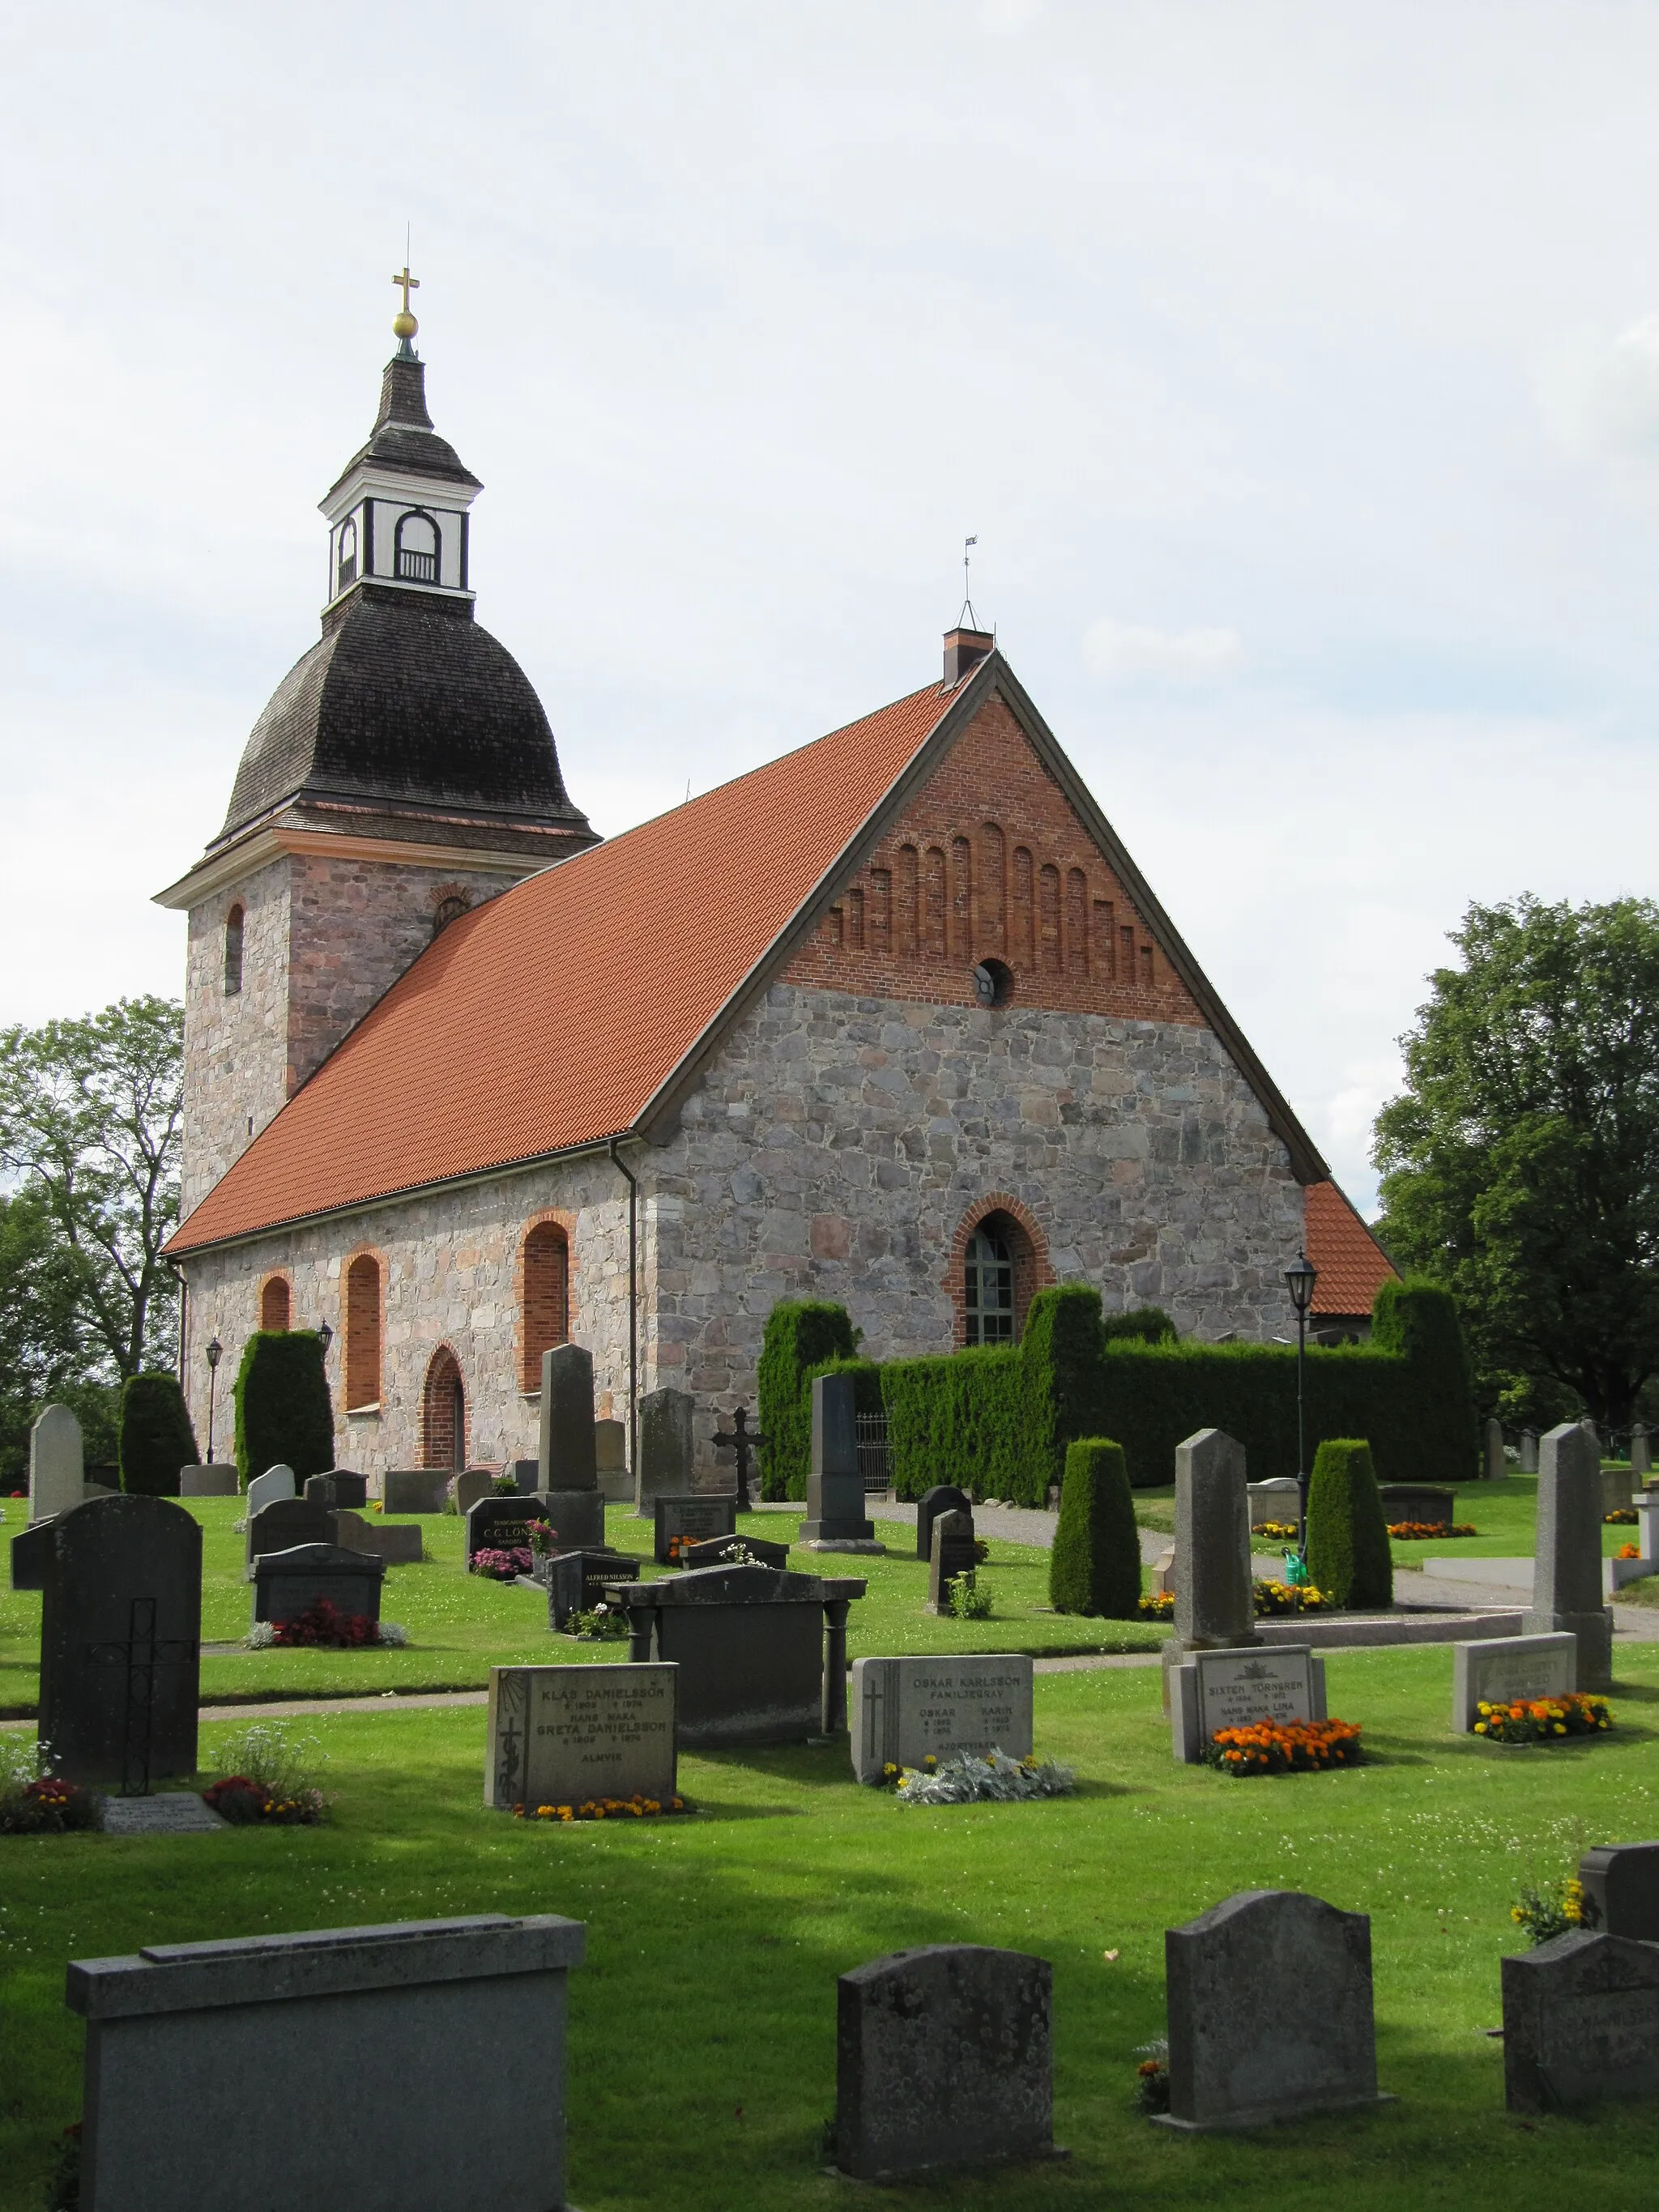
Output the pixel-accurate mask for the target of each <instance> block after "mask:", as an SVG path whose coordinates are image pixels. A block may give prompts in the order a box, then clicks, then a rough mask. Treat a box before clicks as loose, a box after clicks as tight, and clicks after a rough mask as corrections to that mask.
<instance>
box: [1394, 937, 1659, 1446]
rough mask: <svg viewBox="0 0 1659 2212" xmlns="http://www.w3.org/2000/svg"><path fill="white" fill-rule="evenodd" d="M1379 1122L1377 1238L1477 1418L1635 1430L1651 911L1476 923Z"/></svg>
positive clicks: (1657, 1191) (1654, 1141) (1656, 1346)
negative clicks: (1428, 1299)
mask: <svg viewBox="0 0 1659 2212" xmlns="http://www.w3.org/2000/svg"><path fill="white" fill-rule="evenodd" d="M1452 942H1453V944H1454V945H1456V946H1457V948H1458V951H1459V952H1460V953H1461V955H1462V965H1461V967H1455V968H1442V969H1437V971H1436V973H1435V975H1434V976H1433V978H1432V988H1433V995H1432V997H1431V999H1430V1000H1429V1002H1428V1004H1427V1005H1426V1006H1423V1007H1421V1008H1419V1012H1418V1019H1417V1025H1416V1027H1415V1028H1414V1029H1413V1030H1412V1031H1411V1032H1410V1034H1409V1035H1408V1036H1406V1037H1404V1038H1402V1040H1401V1043H1402V1045H1403V1047H1404V1049H1405V1054H1406V1073H1407V1088H1406V1091H1405V1092H1404V1094H1403V1095H1402V1096H1401V1097H1398V1098H1395V1099H1394V1100H1392V1101H1390V1103H1389V1104H1388V1105H1387V1106H1385V1107H1384V1108H1383V1110H1382V1112H1381V1113H1380V1114H1379V1115H1378V1116H1377V1120H1376V1146H1375V1152H1374V1157H1375V1159H1376V1164H1377V1166H1378V1167H1380V1168H1381V1169H1382V1170H1383V1207H1384V1216H1383V1221H1382V1223H1381V1225H1380V1226H1379V1233H1380V1235H1381V1237H1382V1238H1383V1243H1385V1244H1386V1245H1387V1246H1388V1248H1389V1250H1390V1252H1391V1253H1392V1254H1393V1255H1394V1256H1395V1259H1396V1260H1399V1261H1404V1262H1405V1263H1406V1264H1407V1266H1408V1267H1413V1268H1415V1269H1419V1270H1420V1271H1422V1272H1423V1273H1425V1274H1427V1275H1429V1276H1431V1277H1432V1278H1433V1279H1435V1280H1437V1281H1438V1282H1440V1283H1443V1284H1444V1285H1446V1287H1447V1288H1448V1289H1449V1291H1451V1292H1452V1294H1453V1297H1455V1300H1456V1303H1457V1306H1458V1310H1459V1314H1460V1316H1461V1318H1462V1323H1463V1328H1464V1331H1465V1334H1466V1336H1467V1338H1468V1344H1469V1348H1470V1351H1471V1353H1472V1355H1473V1359H1474V1368H1475V1373H1476V1383H1477V1391H1478V1394H1479V1396H1480V1401H1481V1403H1482V1407H1483V1409H1484V1410H1486V1411H1492V1410H1494V1409H1495V1410H1498V1411H1499V1412H1501V1413H1504V1414H1506V1415H1507V1416H1508V1417H1509V1418H1510V1419H1533V1420H1535V1419H1539V1418H1540V1417H1541V1416H1542V1415H1546V1414H1548V1413H1551V1412H1554V1413H1557V1414H1558V1415H1559V1413H1560V1412H1562V1411H1564V1410H1565V1406H1566V1404H1568V1403H1571V1402H1574V1401H1577V1403H1582V1405H1583V1406H1584V1407H1587V1408H1588V1409H1589V1412H1590V1413H1592V1414H1593V1415H1594V1416H1595V1419H1597V1420H1598V1421H1600V1422H1603V1423H1607V1424H1609V1425H1612V1426H1613V1428H1615V1429H1618V1428H1622V1427H1624V1426H1626V1425H1627V1424H1628V1422H1629V1421H1630V1419H1631V1416H1632V1407H1633V1406H1634V1404H1635V1401H1636V1398H1637V1395H1638V1392H1639V1391H1640V1389H1641V1388H1642V1385H1643V1383H1644V1381H1645V1379H1646V1378H1647V1377H1648V1376H1650V1375H1651V1374H1653V1373H1655V1372H1656V1370H1659V907H1656V906H1655V905H1654V903H1653V902H1651V901H1650V900H1647V899H1633V898H1632V899H1619V900H1615V901H1613V902H1612V903H1610V904H1608V905H1605V906H1595V905H1587V906H1583V907H1577V908H1575V907H1572V906H1570V905H1567V904H1565V902H1564V903H1561V904H1559V905H1554V906H1548V905H1545V904H1544V903H1542V902H1541V901H1539V900H1537V899H1534V898H1531V897H1524V898H1522V899H1519V900H1517V901H1516V902H1514V903H1512V904H1504V905H1498V906H1492V907H1483V906H1472V907H1471V908H1469V910H1468V914H1467V915H1465V917H1464V920H1463V923H1462V927H1461V928H1460V929H1458V930H1455V931H1454V932H1453V933H1452Z"/></svg>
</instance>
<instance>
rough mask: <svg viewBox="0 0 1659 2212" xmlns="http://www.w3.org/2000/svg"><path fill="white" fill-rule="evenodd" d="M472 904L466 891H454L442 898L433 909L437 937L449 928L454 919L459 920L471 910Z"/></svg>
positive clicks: (434, 932) (433, 928) (433, 930)
mask: <svg viewBox="0 0 1659 2212" xmlns="http://www.w3.org/2000/svg"><path fill="white" fill-rule="evenodd" d="M471 904H472V902H471V899H469V898H468V897H467V896H466V894H465V892H464V891H454V892H452V893H451V895H450V896H449V897H447V898H441V899H440V900H439V901H438V903H437V905H436V906H435V907H434V908H433V909H432V934H433V935H434V936H435V937H436V936H438V935H439V933H441V931H443V930H446V929H447V928H448V927H449V925H450V923H451V922H452V921H459V920H460V918H461V916H462V915H464V914H466V913H468V912H470V911H471Z"/></svg>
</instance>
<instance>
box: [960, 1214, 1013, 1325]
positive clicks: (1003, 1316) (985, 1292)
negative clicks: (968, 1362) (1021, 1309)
mask: <svg viewBox="0 0 1659 2212" xmlns="http://www.w3.org/2000/svg"><path fill="white" fill-rule="evenodd" d="M966 1291H967V1309H968V1341H969V1344H1012V1342H1013V1340H1014V1255H1013V1254H1012V1251H1011V1250H1010V1249H1009V1247H1008V1240H1007V1238H1006V1237H1005V1236H1004V1235H1002V1234H1001V1228H1000V1217H999V1216H997V1215H995V1214H993V1215H992V1216H991V1218H990V1219H989V1220H988V1221H982V1222H981V1224H980V1225H979V1227H978V1228H977V1229H976V1230H975V1231H974V1233H973V1235H972V1236H971V1237H969V1239H968V1279H967V1285H966Z"/></svg>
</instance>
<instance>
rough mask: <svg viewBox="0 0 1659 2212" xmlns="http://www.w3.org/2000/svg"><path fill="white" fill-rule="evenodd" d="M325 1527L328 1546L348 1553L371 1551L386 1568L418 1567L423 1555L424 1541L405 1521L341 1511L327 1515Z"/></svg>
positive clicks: (415, 1529)
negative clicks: (383, 1561) (336, 1547)
mask: <svg viewBox="0 0 1659 2212" xmlns="http://www.w3.org/2000/svg"><path fill="white" fill-rule="evenodd" d="M328 1527H329V1541H330V1542H331V1543H333V1544H338V1545H341V1546H342V1547H343V1548H344V1549H345V1550H346V1551H348V1552H372V1553H374V1557H375V1558H376V1559H384V1560H385V1561H386V1565H387V1566H389V1567H412V1566H418V1565H419V1564H420V1562H421V1560H422V1558H424V1556H425V1539H424V1538H423V1537H422V1534H421V1532H420V1530H419V1529H418V1528H410V1526H409V1524H408V1523H407V1522H403V1521H376V1520H370V1519H369V1518H368V1516H367V1515H365V1514H362V1513H352V1512H349V1511H341V1512H338V1513H331V1514H330V1515H329V1516H328Z"/></svg>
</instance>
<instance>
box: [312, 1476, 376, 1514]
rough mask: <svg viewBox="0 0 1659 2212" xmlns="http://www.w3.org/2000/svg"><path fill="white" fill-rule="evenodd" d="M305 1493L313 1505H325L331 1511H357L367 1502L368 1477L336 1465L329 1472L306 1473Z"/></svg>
mask: <svg viewBox="0 0 1659 2212" xmlns="http://www.w3.org/2000/svg"><path fill="white" fill-rule="evenodd" d="M305 1495H306V1496H307V1498H309V1499H310V1501H311V1503H312V1504H313V1505H323V1506H326V1507H327V1509H328V1510H329V1511H330V1512H331V1513H359V1512H361V1511H362V1509H363V1507H364V1506H365V1505H367V1504H368V1476H367V1475H366V1474H349V1473H348V1472H347V1470H346V1469H345V1468H341V1467H337V1468H335V1469H334V1471H333V1473H332V1474H313V1475H308V1476H307V1478H306V1486H305Z"/></svg>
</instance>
